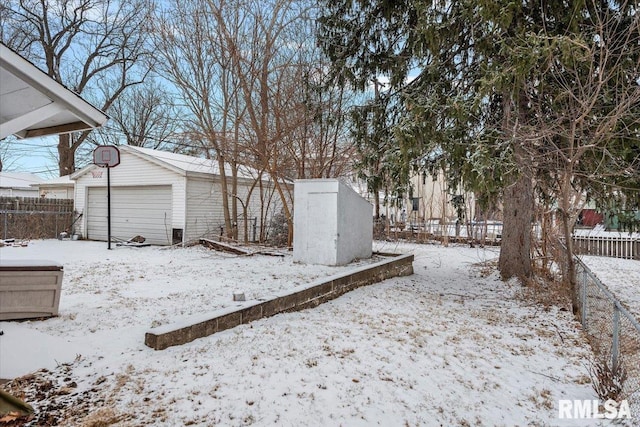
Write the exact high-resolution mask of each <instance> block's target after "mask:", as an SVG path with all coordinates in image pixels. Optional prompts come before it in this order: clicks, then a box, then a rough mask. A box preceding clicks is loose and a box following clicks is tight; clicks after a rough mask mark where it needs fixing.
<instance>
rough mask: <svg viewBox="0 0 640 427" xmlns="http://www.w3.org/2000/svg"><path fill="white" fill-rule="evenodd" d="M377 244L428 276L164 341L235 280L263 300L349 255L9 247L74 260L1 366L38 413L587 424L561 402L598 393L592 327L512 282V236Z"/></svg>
mask: <svg viewBox="0 0 640 427" xmlns="http://www.w3.org/2000/svg"><path fill="white" fill-rule="evenodd" d="M374 249H375V250H380V251H384V252H402V253H409V252H411V253H414V254H415V262H414V270H415V274H414V275H412V276H408V277H402V278H396V279H391V280H387V281H385V282H382V283H378V284H374V285H371V286H368V287H364V288H360V289H357V290H355V291H353V292H350V293H348V294H346V295H344V296H342V297H340V298H338V299H336V300H334V301H331V302H328V303H326V304H323V305H320V306H319V307H317V308H314V309H309V310H305V311H302V312H297V313H289V314H282V315H276V316H274V317H271V318H268V319H263V320H259V321H256V322H254V323H252V324H249V325H242V326H240V327H237V328H234V329H231V330H228V331H224V332H221V333H218V334H216V335H213V336H210V337H207V338H202V339H199V340H196V341H194V342H192V343H189V344H186V345H182V346H177V347H171V348H169V349H167V350H162V351H154V350H152V349H150V348H148V347H146V346H145V345H144V333H145V332H146V331H147V330H149V329H150V328H151V327H152V326H157V325H162V324H167V323H171V322H174V321H179V320H180V319H181V317H183V316H187V315H191V314H196V313H203V312H208V311H213V310H215V309H218V308H221V307H223V306H229V305H232V304H234V303H233V301H232V298H231V297H232V293H233V291H234V290H242V291H244V292H245V293H246V295H247V297H248V298H249V299H251V298H256V297H262V296H266V295H268V294H270V293H274V292H276V291H278V290H282V289H284V288H286V287H293V286H295V285H298V284H303V283H308V282H310V281H312V280H313V279H315V278H318V277H322V276H328V275H331V274H335V273H338V272H343V271H346V270H347V269H348V268H349V267H321V266H306V265H300V264H294V263H293V262H292V257H291V254H286V256H285V257H271V256H263V255H256V256H253V257H242V256H232V255H228V254H222V253H219V252H214V251H211V250H209V249H205V248H203V247H192V248H186V249H180V248H179V249H169V248H158V247H146V248H128V247H118V248H115V249H113V250H111V251H108V250H107V249H106V244H105V243H97V242H87V241H58V240H50V241H33V242H31V244H30V245H29V246H28V247H26V248H15V247H5V248H0V257H2V258H3V259H18V258H20V259H34V258H45V259H52V260H55V261H58V262H61V263H62V264H63V265H64V273H65V277H64V280H63V289H62V297H61V302H60V316H59V317H57V318H51V319H47V320H38V321H23V322H0V330H2V331H4V335H2V336H0V378H13V377H18V376H23V375H24V376H23V377H22V378H19V379H17V380H15V381H14V382H12V383H7V384H5V385H4V388H5V389H10V390H12V391H13V392H14V393H15V394H19V395H20V394H21V395H23V396H24V398H25V400H26V401H27V402H29V403H31V404H32V405H33V406H34V407H35V408H36V410H37V411H38V417H39V418H38V419H37V420H36V421H38V423H39V425H65V426H75V425H86V426H97V425H111V424H113V425H119V426H140V425H154V426H178V425H196V426H210V425H228V426H237V425H291V426H302V425H304V426H315V425H317V426H338V425H344V426H370V425H381V426H404V425H411V426H416V425H419V426H440V425H446V426H449V425H451V426H453V425H460V426H516V425H520V426H528V425H536V426H541V425H553V426H555V425H576V426H578V425H580V426H584V425H588V423H585V420H575V421H572V420H560V419H558V401H559V399H597V396H596V395H595V392H594V391H593V389H592V387H591V384H590V380H589V374H588V371H589V363H590V360H591V356H592V354H591V352H590V349H589V347H588V346H587V345H586V344H585V340H584V338H583V336H582V335H581V332H580V330H579V326H578V324H577V323H576V322H575V321H574V320H573V319H572V315H571V314H570V313H569V312H567V311H559V310H555V309H554V310H545V309H544V308H543V307H540V306H538V305H536V304H534V303H532V302H529V301H526V300H523V299H522V298H520V297H519V296H518V295H519V292H518V291H519V287H518V286H517V285H515V284H513V283H506V284H505V283H503V282H501V281H499V280H498V278H497V274H496V273H495V272H494V271H493V270H492V269H491V268H490V267H489V265H490V264H489V263H488V262H489V261H491V260H493V259H494V258H495V257H496V256H497V248H486V249H472V248H468V247H462V246H450V247H442V246H436V245H403V246H399V245H395V244H390V243H382V242H377V243H376V244H375V247H374ZM40 368H46V370H40V371H37V370H38V369H40ZM36 371H37V372H36ZM22 393H23V394H22ZM591 425H597V424H596V423H591Z"/></svg>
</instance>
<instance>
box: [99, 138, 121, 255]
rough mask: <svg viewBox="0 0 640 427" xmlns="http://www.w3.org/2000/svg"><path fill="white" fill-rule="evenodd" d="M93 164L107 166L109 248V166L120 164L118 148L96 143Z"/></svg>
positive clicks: (108, 233)
mask: <svg viewBox="0 0 640 427" xmlns="http://www.w3.org/2000/svg"><path fill="white" fill-rule="evenodd" d="M93 164H94V165H96V166H100V167H101V168H107V249H111V173H110V171H111V168H112V167H115V166H118V165H119V164H120V150H118V148H116V147H115V146H113V145H98V146H97V147H96V149H95V150H93Z"/></svg>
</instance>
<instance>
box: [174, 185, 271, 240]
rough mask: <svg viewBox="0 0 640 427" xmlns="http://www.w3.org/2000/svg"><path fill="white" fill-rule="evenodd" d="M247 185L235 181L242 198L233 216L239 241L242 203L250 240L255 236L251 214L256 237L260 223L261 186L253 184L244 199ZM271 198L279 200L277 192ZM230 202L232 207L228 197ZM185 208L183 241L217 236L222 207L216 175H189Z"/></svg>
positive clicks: (242, 236)
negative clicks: (248, 197)
mask: <svg viewBox="0 0 640 427" xmlns="http://www.w3.org/2000/svg"><path fill="white" fill-rule="evenodd" d="M250 187H251V185H250V183H249V182H247V181H242V182H241V183H239V184H238V189H237V193H238V194H237V195H238V197H239V198H240V199H241V200H242V203H241V202H240V201H238V217H237V218H236V220H235V221H236V222H237V226H238V240H239V241H244V216H243V209H242V204H243V203H245V204H246V205H247V221H248V233H249V241H251V240H252V239H253V237H254V236H253V234H254V233H253V222H254V221H253V219H254V218H257V231H256V237H259V236H258V233H259V229H260V225H261V222H260V194H259V193H260V190H259V188H258V187H257V186H256V187H255V188H254V190H253V192H252V193H251V198H250V199H249V200H248V203H247V194H249V189H250ZM229 191H230V192H231V191H232V189H231V186H230V187H229ZM269 191H272V190H269ZM274 199H277V201H278V202H279V197H278V196H277V195H276V196H275V197H274ZM236 200H237V199H236ZM229 206H230V207H231V200H230V201H229ZM273 206H274V203H273V202H272V207H271V209H270V210H271V211H272V210H273ZM186 211H187V220H186V230H185V239H184V241H185V242H189V241H193V240H196V239H199V238H201V237H216V236H219V235H220V227H221V226H222V227H224V210H223V207H222V189H221V186H220V181H219V179H218V177H215V179H213V178H212V179H202V178H189V179H188V181H187V199H186ZM270 217H271V215H269V216H268V218H270Z"/></svg>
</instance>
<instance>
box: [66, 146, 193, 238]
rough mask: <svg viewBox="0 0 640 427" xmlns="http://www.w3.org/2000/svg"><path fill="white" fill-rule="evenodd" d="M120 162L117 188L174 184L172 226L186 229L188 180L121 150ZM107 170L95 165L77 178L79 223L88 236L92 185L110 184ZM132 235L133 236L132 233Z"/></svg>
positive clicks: (114, 178) (115, 179)
mask: <svg viewBox="0 0 640 427" xmlns="http://www.w3.org/2000/svg"><path fill="white" fill-rule="evenodd" d="M120 156H121V157H120V164H119V165H118V166H116V167H115V168H111V171H110V173H111V185H112V186H114V187H125V186H138V187H139V186H147V185H152V186H153V185H161V186H162V185H164V186H166V185H170V186H171V189H172V211H171V222H172V224H171V228H179V229H183V228H184V222H185V212H184V208H185V181H186V178H185V177H184V176H182V175H180V174H179V173H178V172H174V171H172V170H170V169H167V168H164V167H161V166H159V165H156V164H154V163H152V162H150V161H147V160H144V159H141V158H139V157H137V156H135V155H133V154H130V153H125V152H124V151H121V152H120ZM106 186H107V169H105V168H93V169H91V170H90V171H88V172H86V173H84V174H82V175H81V176H79V177H78V178H77V180H76V189H75V197H74V198H75V207H76V210H77V211H78V212H81V213H83V216H82V218H81V219H80V221H79V222H80V224H78V229H80V230H82V234H83V235H84V236H86V235H87V218H86V215H84V213H85V211H86V204H87V199H88V188H90V187H106ZM129 237H132V236H129Z"/></svg>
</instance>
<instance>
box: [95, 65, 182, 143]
mask: <svg viewBox="0 0 640 427" xmlns="http://www.w3.org/2000/svg"><path fill="white" fill-rule="evenodd" d="M147 80H148V81H146V82H144V83H142V84H140V85H136V86H134V87H131V88H129V89H127V90H126V91H125V92H123V93H122V95H121V96H120V97H119V98H118V99H117V100H116V101H115V102H114V103H113V104H112V105H111V109H110V110H109V114H110V116H111V120H110V122H109V123H108V124H107V125H106V126H103V127H102V128H100V129H96V130H95V131H94V132H92V134H91V135H90V137H89V139H90V140H91V141H95V142H96V144H127V145H133V146H137V147H146V148H152V149H167V150H169V151H171V150H173V149H174V148H176V138H177V134H178V133H179V132H180V129H181V119H180V114H179V113H178V108H177V107H176V106H175V105H174V102H173V97H172V96H171V95H170V94H169V92H168V89H167V87H166V85H163V84H160V83H159V82H158V81H156V80H154V79H151V78H149V79H147Z"/></svg>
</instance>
